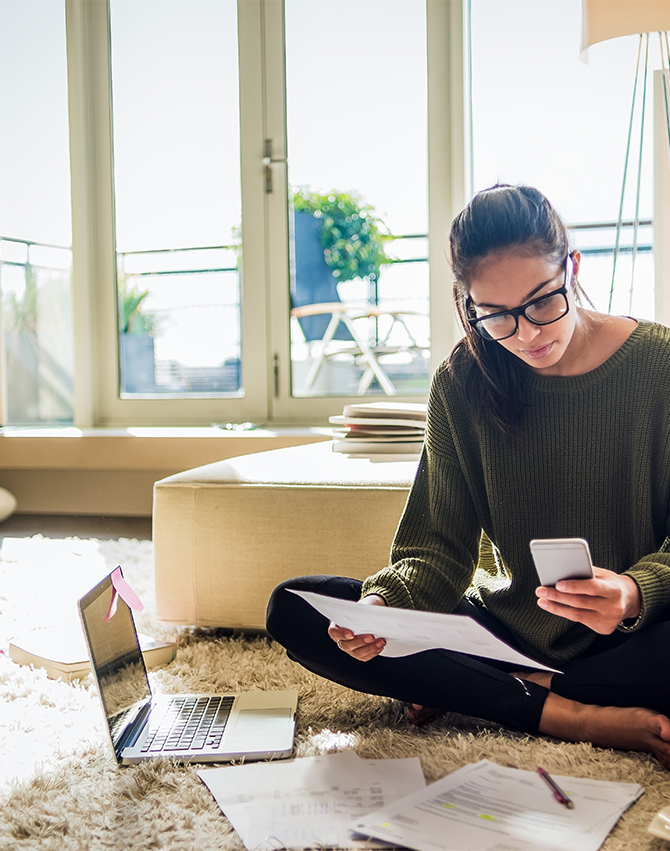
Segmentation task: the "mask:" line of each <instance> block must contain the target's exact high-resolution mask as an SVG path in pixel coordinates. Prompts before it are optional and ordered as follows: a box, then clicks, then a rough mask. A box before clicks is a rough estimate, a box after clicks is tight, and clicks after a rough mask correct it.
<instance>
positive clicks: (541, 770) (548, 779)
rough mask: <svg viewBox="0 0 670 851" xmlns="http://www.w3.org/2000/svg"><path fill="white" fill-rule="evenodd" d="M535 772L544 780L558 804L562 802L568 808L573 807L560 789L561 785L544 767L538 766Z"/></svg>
mask: <svg viewBox="0 0 670 851" xmlns="http://www.w3.org/2000/svg"><path fill="white" fill-rule="evenodd" d="M537 773H538V774H539V775H540V777H541V778H542V779H543V780H544V782H545V783H546V784H547V786H548V787H549V788H550V789H551V791H552V794H553V796H554V798H556V800H557V801H558V803H559V804H564V805H565V806H566V807H567V808H568V809H569V810H571V809H573V808H574V806H575V805H574V804H573V803H572V801H571V800H570V798H568V796H567V795H566V794H565V792H564V791H563V790H562V789H561V787H560V786H559V785H558V784H557V783H556V782H555V781H554V780H552V778H551V777H550V776H549V773H548V772H547V771H545V770H544V768H540V767H539V766H538V769H537Z"/></svg>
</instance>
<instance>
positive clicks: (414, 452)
mask: <svg viewBox="0 0 670 851" xmlns="http://www.w3.org/2000/svg"><path fill="white" fill-rule="evenodd" d="M330 422H331V423H332V424H333V425H336V426H339V428H337V429H333V451H334V452H344V453H346V454H347V455H355V456H356V457H364V458H365V457H367V458H371V459H372V460H377V461H379V460H394V461H417V460H418V459H419V456H420V454H421V447H422V445H423V438H424V434H425V431H426V405H423V404H418V403H413V402H370V403H368V404H360V405H345V406H344V412H343V414H342V415H341V416H337V417H330Z"/></svg>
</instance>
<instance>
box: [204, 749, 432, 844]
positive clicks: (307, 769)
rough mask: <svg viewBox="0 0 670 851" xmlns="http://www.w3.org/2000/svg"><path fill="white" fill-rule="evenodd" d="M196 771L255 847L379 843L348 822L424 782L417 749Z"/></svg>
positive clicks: (231, 820)
mask: <svg viewBox="0 0 670 851" xmlns="http://www.w3.org/2000/svg"><path fill="white" fill-rule="evenodd" d="M198 776H199V777H200V779H201V780H202V782H203V783H204V784H205V785H206V786H207V787H208V789H209V791H210V792H211V793H212V795H213V796H214V798H215V800H216V802H217V804H218V805H219V806H220V807H221V809H222V810H223V812H224V813H225V815H226V818H227V819H228V821H229V822H230V823H231V824H232V826H233V827H234V828H235V830H236V831H237V832H238V834H239V836H240V839H241V840H242V842H243V843H244V844H245V846H246V847H247V848H249V849H253V851H269V849H272V851H276V849H277V848H316V847H322V846H330V847H337V846H339V847H344V848H355V847H358V846H360V847H363V846H365V847H367V848H369V847H380V846H381V845H383V843H379V842H372V843H371V842H370V841H362V840H361V841H358V842H357V841H356V840H355V839H352V838H351V833H350V831H349V829H348V825H349V823H350V822H351V821H352V820H355V819H358V818H360V817H361V816H363V815H365V814H366V813H369V812H371V811H372V810H376V809H378V808H379V807H384V806H388V805H389V804H392V803H393V802H394V801H397V800H398V799H399V798H402V797H404V796H405V795H407V794H408V792H414V791H416V790H418V789H422V788H423V787H424V786H425V785H426V781H425V779H424V776H423V771H422V769H421V763H420V762H419V760H418V759H417V758H416V757H414V758H412V759H361V757H359V756H358V755H357V754H356V753H355V752H354V751H343V752H341V753H335V754H327V755H325V756H314V757H307V758H305V759H296V760H293V761H289V762H284V761H282V762H266V763H250V764H248V765H236V766H228V767H224V768H205V769H202V770H200V771H199V772H198Z"/></svg>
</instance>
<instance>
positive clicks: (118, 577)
mask: <svg viewBox="0 0 670 851" xmlns="http://www.w3.org/2000/svg"><path fill="white" fill-rule="evenodd" d="M111 580H112V586H113V588H112V599H111V601H110V604H109V611H108V612H107V617H106V618H105V620H106V621H108V620H110V619H111V618H113V617H114V615H115V614H116V606H117V603H118V598H119V597H121V599H122V600H123V601H124V603H126V605H127V606H128V607H129V608H131V609H134V610H135V611H136V612H141V611H142V609H143V608H144V605H143V604H142V601H141V600H140V598H139V597H138V596H137V594H136V593H135V592H134V591H133V589H132V588H131V587H130V585H128V583H127V582H126V580H125V579H124V578H123V574H122V572H121V568H120V567H117V568H116V570H115V571H114V572H113V573H112V575H111Z"/></svg>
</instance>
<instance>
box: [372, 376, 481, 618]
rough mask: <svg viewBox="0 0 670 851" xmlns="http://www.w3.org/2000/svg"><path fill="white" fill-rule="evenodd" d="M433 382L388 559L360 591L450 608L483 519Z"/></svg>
mask: <svg viewBox="0 0 670 851" xmlns="http://www.w3.org/2000/svg"><path fill="white" fill-rule="evenodd" d="M438 379H439V374H438V375H437V376H436V381H434V382H433V387H432V389H431V397H430V401H429V405H428V423H427V433H426V443H425V446H424V448H423V452H422V455H421V461H420V463H419V468H418V472H417V475H416V479H415V481H414V484H413V485H412V488H411V491H410V494H409V497H408V500H407V505H406V506H405V511H404V513H403V516H402V518H401V521H400V525H399V526H398V530H397V532H396V535H395V539H394V541H393V547H392V550H391V565H390V566H389V567H386V568H384V569H383V570H380V571H379V572H378V573H376V574H374V576H370V577H368V579H366V580H365V582H364V583H363V589H362V594H363V596H365V595H366V594H378V595H379V596H380V597H383V598H384V600H385V601H386V602H387V604H388V605H390V606H398V607H400V608H413V609H423V610H426V611H441V612H451V611H453V609H454V608H455V607H456V606H457V605H458V603H459V601H460V600H461V598H462V597H463V594H464V593H465V591H466V589H467V588H468V587H469V586H470V584H471V582H472V578H473V576H474V572H475V568H476V564H477V558H478V551H479V540H480V537H481V524H480V522H479V519H478V516H477V512H476V510H475V507H474V503H473V501H472V498H471V495H470V492H469V489H468V487H467V483H466V480H465V477H464V475H463V471H462V469H461V465H460V463H459V459H458V454H457V451H456V447H455V445H454V442H453V439H452V435H451V430H450V428H449V417H448V416H447V409H446V406H445V400H444V396H443V394H442V393H441V392H440V390H439V388H438V387H437V380H438Z"/></svg>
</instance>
